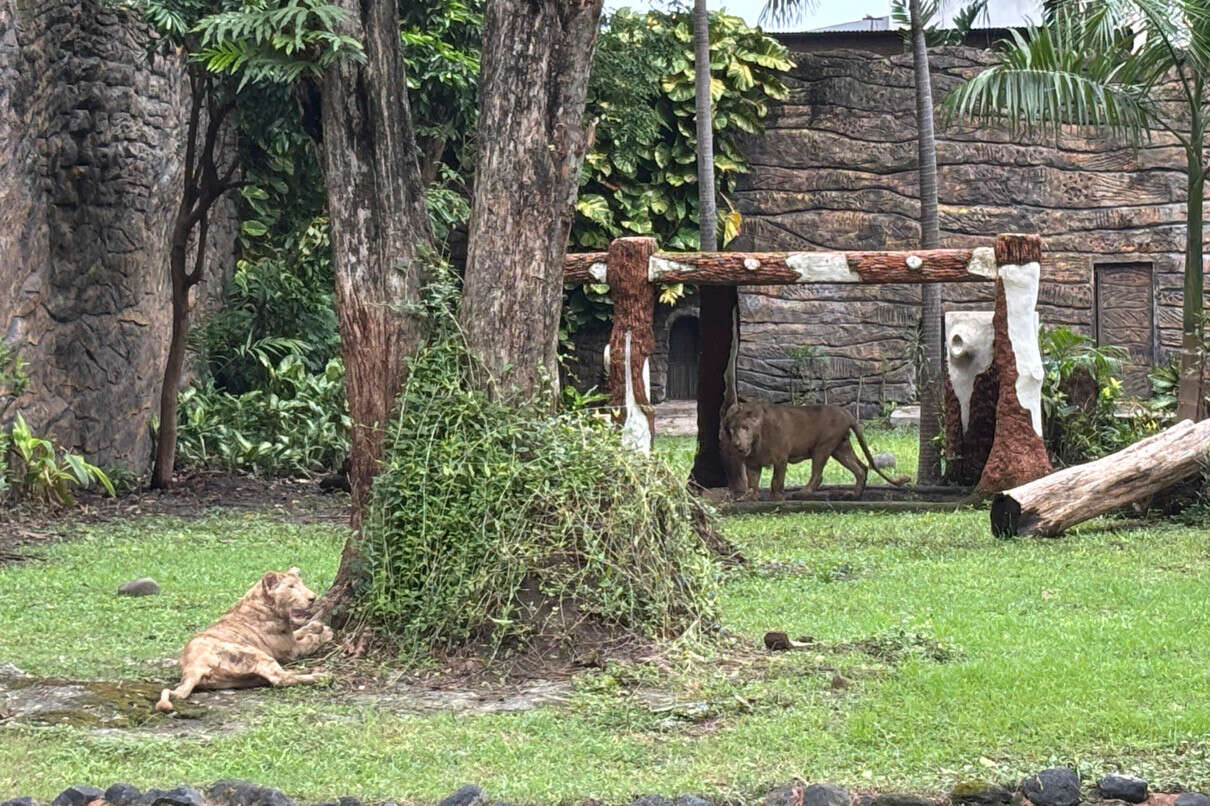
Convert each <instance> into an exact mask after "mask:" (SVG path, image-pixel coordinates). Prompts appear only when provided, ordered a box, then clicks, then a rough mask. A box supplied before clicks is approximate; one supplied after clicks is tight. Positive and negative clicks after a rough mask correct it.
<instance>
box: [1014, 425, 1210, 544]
mask: <svg viewBox="0 0 1210 806" xmlns="http://www.w3.org/2000/svg"><path fill="white" fill-rule="evenodd" d="M1208 452H1210V420H1203V421H1202V422H1200V423H1194V422H1193V421H1192V420H1184V421H1182V422H1179V423H1177V424H1176V425H1174V426H1172V427H1171V428H1169V429H1168V430H1166V431H1162V432H1160V433H1159V434H1156V435H1155V436H1151V437H1148V438H1147V439H1144V440H1140V441H1139V442H1136V443H1135V444H1133V445H1131V446H1130V447H1128V448H1124V449H1122V450H1120V451H1118V452H1117V453H1112V454H1110V455H1109V456H1106V457H1103V458H1101V459H1097V460H1096V461H1095V462H1087V463H1085V464H1082V465H1076V466H1075V467H1069V468H1066V469H1065V470H1059V471H1057V472H1055V473H1051V474H1050V475H1048V476H1043V477H1042V478H1040V479H1037V480H1036V481H1031V482H1029V483H1028V484H1023V485H1022V486H1020V487H1016V488H1014V489H1011V490H1006V491H1004V492H1001V493H997V494H996V496H995V497H994V498H993V499H992V509H991V523H992V533H993V534H995V535H997V536H999V537H1011V536H1014V535H1040V536H1043V537H1055V536H1057V535H1060V534H1062V533H1063V532H1064V531H1065V530H1066V529H1069V528H1070V527H1072V526H1075V525H1076V524H1077V523H1082V522H1084V521H1086V520H1089V519H1090V518H1095V517H1096V516H1098V515H1104V514H1105V513H1106V512H1111V511H1112V510H1115V509H1117V508H1118V507H1121V506H1125V505H1126V504H1130V503H1133V502H1135V501H1140V500H1143V499H1145V498H1147V497H1148V496H1151V495H1154V494H1155V493H1158V492H1160V491H1161V490H1164V489H1166V488H1168V487H1171V486H1173V485H1174V484H1178V483H1179V482H1181V481H1184V480H1185V479H1188V478H1190V477H1192V476H1195V475H1197V474H1198V473H1199V472H1201V470H1202V467H1203V463H1204V462H1205V459H1206V454H1207V453H1208Z"/></svg>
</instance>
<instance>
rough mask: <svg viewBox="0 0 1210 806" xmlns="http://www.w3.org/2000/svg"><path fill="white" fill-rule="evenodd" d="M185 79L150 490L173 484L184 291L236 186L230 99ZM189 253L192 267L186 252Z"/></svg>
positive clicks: (204, 81) (202, 78) (205, 80)
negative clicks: (217, 211)
mask: <svg viewBox="0 0 1210 806" xmlns="http://www.w3.org/2000/svg"><path fill="white" fill-rule="evenodd" d="M199 72H200V68H199V69H198V70H197V71H195V72H191V73H190V75H189V88H190V108H189V120H188V122H187V124H186V129H185V171H184V174H185V179H184V184H183V186H182V188H181V201H180V204H179V205H178V206H177V212H176V219H175V220H174V222H173V226H172V243H171V246H170V247H169V251H168V272H169V276H170V279H171V284H172V335H171V337H170V339H169V342H168V359H167V361H166V363H165V366H164V380H163V382H162V383H161V385H160V429H159V433H158V434H157V436H156V446H155V461H154V463H153V465H152V468H151V487H152V489H166V488H168V487H170V486H172V472H173V470H174V468H175V465H176V437H177V393H178V391H179V390H180V386H181V375H182V373H183V372H184V368H185V338H186V336H188V335H189V290H190V289H191V288H193V287H194V286H195V285H197V284H198V283H200V282H201V281H202V275H203V272H204V270H205V264H206V242H207V235H208V233H209V231H210V213H211V211H212V210H213V209H214V204H215V202H217V201H218V200H219V199H220V198H221V197H222V196H223V194H224V193H226V192H227V191H229V190H232V189H234V188H236V187H238V186H239V184H240V183H238V182H234V181H232V176H233V175H234V174H235V171H236V169H237V168H238V167H239V160H238V159H236V158H232V161H231V163H230V165H228V166H227V168H226V169H225V170H223V171H222V172H221V173H220V171H219V168H218V165H217V161H218V160H219V159H220V157H219V156H218V153H217V152H218V151H219V150H220V148H221V145H222V142H223V131H224V123H225V121H226V118H227V115H228V114H229V113H230V112H231V110H232V109H233V108H234V107H235V99H234V95H232V96H230V97H222V96H220V94H219V93H220V89H219V88H218V87H216V86H215V84H214V82H213V81H212V80H211V77H210V76H209V75H206V74H204V73H203V74H201V75H199ZM190 249H192V250H193V268H192V269H190V268H189V252H190Z"/></svg>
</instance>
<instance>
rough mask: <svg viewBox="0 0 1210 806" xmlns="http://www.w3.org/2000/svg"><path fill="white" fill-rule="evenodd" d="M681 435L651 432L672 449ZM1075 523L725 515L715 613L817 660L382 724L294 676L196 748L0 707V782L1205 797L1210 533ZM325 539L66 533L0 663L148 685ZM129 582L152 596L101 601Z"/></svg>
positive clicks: (5, 636)
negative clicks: (1085, 786)
mask: <svg viewBox="0 0 1210 806" xmlns="http://www.w3.org/2000/svg"><path fill="white" fill-rule="evenodd" d="M913 439H914V435H912V434H911V432H907V433H906V434H905V433H898V434H897V433H895V432H878V433H877V435H876V438H875V439H874V440H873V441H874V442H875V443H876V444H875V445H874V446H873V447H874V450H875V451H878V450H887V449H890V450H893V451H894V452H895V453H896V454H897V457H898V458H899V467H900V469H901V470H904V471H907V470H910V469H912V468H913V467H914V464H915V450H914V445H913V444H912V442H913ZM686 444H687V441H686V440H676V439H661V442H660V449H661V451H662V452H666V453H669V454H672V455H673V457H674V460H675V461H680V462H684V461H685V458H686V456H687V449H686V447H685V446H686ZM909 454H910V456H909ZM829 480H831V481H835V482H838V483H847V482H846V481H845V478H844V477H843V476H839V475H833V476H831V477H830V479H829ZM1098 525H1099V526H1100V527H1105V526H1106V525H1107V524H1106V523H1104V522H1101V523H1099V524H1093V525H1090V526H1086V527H1084V528H1082V529H1080V530H1077V531H1075V532H1073V533H1071V534H1070V535H1069V536H1067V537H1066V538H1064V539H1061V540H1022V541H999V540H995V539H993V538H992V537H991V536H990V535H989V531H988V528H987V515H986V513H985V512H970V511H967V512H961V513H954V514H939V513H926V514H918V515H913V514H896V515H882V514H835V513H833V514H810V515H794V516H748V517H742V518H734V519H730V520H728V521H727V522H726V528H727V531H728V533H729V535H730V536H731V537H732V538H733V539H734V540H735V541H736V542H737V543H738V544H739V545H740V546H742V548H743V549H744V551H745V552H746V554H747V555H748V557H749V558H750V559H751V560H752V561H753V563H752V565H751V567H750V568H748V569H745V570H742V571H738V572H728V574H727V576H726V581H725V584H724V586H723V593H722V601H721V607H722V613H723V622H724V625H725V626H726V627H727V628H728V630H730V631H731V632H733V633H734V634H736V635H738V636H741V637H743V638H744V639H747V640H749V641H751V642H759V640H760V638H761V636H762V634H763V633H764V632H765V631H766V630H773V629H778V630H785V631H786V632H788V633H789V634H790V635H791V636H800V635H810V636H813V637H814V639H815V642H816V647H817V649H812V650H807V651H802V652H795V653H788V654H785V655H779V656H776V657H773V658H766V657H764V655H763V652H747V653H739V654H736V655H734V656H732V655H728V656H726V657H723V656H715V655H711V654H710V653H708V652H705V651H704V650H702V649H701V648H700V647H694V646H689V647H682V648H679V650H675V651H674V652H673V655H672V657H673V659H674V662H673V663H672V669H671V671H655V670H653V669H651V668H650V667H612V668H609V669H607V670H605V671H604V672H598V673H593V674H590V675H584V676H582V677H581V678H578V679H577V680H576V681H575V690H574V692H573V694H572V695H571V696H570V698H569V701H568V702H567V703H566V704H564V705H555V706H545V707H542V708H538V709H536V710H531V711H525V712H517V713H500V714H467V713H454V712H440V713H435V714H432V713H430V714H425V715H409V714H403V713H398V712H395V711H392V710H390V709H389V708H386V707H380V706H377V705H372V704H356V705H355V704H349V702H348V700H347V699H342V698H341V695H342V692H341V691H339V690H333V689H328V688H315V687H310V688H298V689H289V690H278V691H275V692H272V693H271V695H269V696H267V699H266V701H267V704H266V705H264V706H263V707H261V708H260V710H258V711H257V712H256V714H255V718H252V719H248V720H246V724H245V725H244V726H243V727H242V728H240V729H234V730H231V731H229V732H225V733H219V734H216V735H213V736H209V737H206V738H180V737H177V736H174V735H172V734H170V733H163V732H158V733H157V732H151V731H146V730H110V731H89V730H85V729H80V728H66V727H54V728H31V727H19V726H16V725H11V724H10V725H4V724H3V723H2V722H0V799H3V798H5V797H11V796H15V795H18V794H31V795H34V796H36V797H38V798H40V799H46V800H48V799H49V798H50V797H52V796H53V795H54V794H55V793H57V792H58V791H59V790H60V789H62V788H63V787H64V786H66V785H69V784H75V783H94V784H96V785H100V786H106V785H108V784H109V783H112V782H114V781H122V780H125V781H130V782H131V783H134V784H136V785H139V786H143V787H146V786H153V785H154V786H172V785H176V784H178V783H190V784H194V785H205V784H208V783H210V782H213V781H215V780H217V779H220V778H224V777H242V778H249V779H252V780H254V781H257V782H259V783H263V784H267V785H272V786H277V787H279V788H281V789H283V790H285V791H286V792H287V794H290V795H292V796H294V797H296V798H298V799H301V800H320V799H325V798H331V797H334V796H338V795H344V794H353V795H357V796H360V797H363V798H366V799H369V800H383V799H393V800H399V801H426V800H434V799H437V798H440V797H443V796H444V795H446V794H448V793H449V792H451V791H453V790H454V789H455V788H457V787H458V786H459V785H461V784H463V783H468V782H469V783H477V784H480V785H481V786H484V787H485V788H486V789H487V790H488V792H489V794H490V795H491V796H493V797H496V798H502V799H506V800H510V801H513V802H530V803H535V804H554V803H572V802H578V801H581V800H583V799H585V798H590V797H591V798H597V799H600V800H602V801H604V802H606V803H610V804H613V803H626V802H629V800H630V799H631V798H632V797H633V796H635V795H637V794H640V793H649V792H659V793H664V794H670V795H675V794H678V793H680V792H696V793H700V794H703V795H707V796H736V797H740V798H745V799H747V798H752V797H754V796H758V795H759V794H761V793H763V792H764V791H766V790H767V789H768V788H771V787H772V786H774V785H777V784H779V783H782V782H785V781H787V780H789V779H791V778H794V777H796V776H797V777H802V778H804V779H807V780H828V781H832V782H836V783H839V784H843V785H848V786H852V787H856V788H869V789H895V790H909V791H911V790H914V791H920V792H940V791H942V790H944V789H946V788H947V787H949V786H951V785H953V784H954V783H955V782H958V781H960V780H965V779H970V778H987V779H993V780H1005V781H1007V780H1012V779H1014V778H1016V777H1017V776H1019V775H1021V774H1023V773H1025V772H1027V771H1031V770H1033V769H1036V768H1037V767H1039V766H1042V765H1047V764H1050V763H1071V764H1076V765H1078V766H1080V768H1081V769H1082V770H1083V771H1085V772H1086V773H1088V774H1094V773H1096V772H1099V771H1101V770H1104V769H1110V768H1118V767H1119V766H1120V767H1121V768H1123V769H1127V770H1133V771H1136V772H1139V773H1142V774H1144V775H1146V776H1147V777H1149V778H1151V780H1152V783H1153V786H1161V787H1162V786H1175V785H1183V786H1187V787H1191V788H1205V787H1207V786H1210V757H1208V753H1210V743H1207V741H1206V737H1207V736H1208V735H1210V625H1208V624H1207V616H1206V606H1205V602H1206V601H1207V598H1208V596H1210V582H1208V581H1207V579H1208V578H1207V576H1206V574H1207V570H1208V566H1210V531H1207V530H1203V529H1192V528H1187V527H1181V526H1177V525H1167V524H1164V525H1158V526H1154V527H1150V528H1146V529H1135V530H1129V531H1108V530H1104V529H1098V528H1096V527H1097V526H1098ZM342 539H343V535H342V532H341V530H340V529H338V528H334V527H329V526H297V525H289V524H283V523H280V522H277V521H274V520H272V519H270V518H268V517H265V516H248V515H245V514H242V513H234V512H231V511H218V512H215V513H212V514H209V515H206V516H203V517H200V518H199V519H196V520H190V521H184V520H177V519H169V518H161V517H143V518H139V519H131V520H128V521H124V522H121V523H107V524H100V525H93V526H89V527H84V528H83V529H82V530H81V532H80V534H79V535H78V537H77V538H76V539H74V540H72V541H70V542H65V543H61V544H57V545H52V546H48V547H46V548H45V549H44V550H43V551H42V556H41V558H40V559H38V560H37V561H34V562H30V563H26V564H24V565H19V566H8V567H3V568H0V663H3V662H9V663H13V664H16V665H17V666H18V667H20V668H22V669H24V670H26V671H28V672H31V673H34V674H38V675H53V676H64V677H71V678H87V679H109V680H112V679H146V680H155V681H167V680H168V679H169V678H172V676H173V675H174V674H175V669H171V668H165V667H164V666H163V659H164V658H166V657H173V656H175V654H176V652H177V651H178V650H179V648H180V646H181V645H182V644H183V643H184V641H185V640H186V639H187V638H188V637H189V636H190V635H191V634H192V633H193V632H194V631H195V630H196V629H198V628H199V627H201V626H203V625H205V624H206V623H208V622H209V621H211V620H212V619H213V618H214V617H216V616H218V615H219V614H221V613H222V612H223V611H224V610H225V609H226V608H227V607H228V606H229V605H230V604H231V603H232V602H233V601H234V600H235V599H236V598H237V597H238V596H239V595H241V594H242V593H243V591H244V590H245V589H246V588H247V587H248V586H249V585H250V584H251V582H252V581H253V580H255V579H256V578H257V577H258V576H259V574H260V573H261V572H262V571H264V570H265V569H267V568H271V567H273V568H281V567H285V566H288V565H299V566H301V567H302V568H303V569H304V574H305V577H306V578H307V579H308V581H309V582H311V583H313V584H312V586H313V587H315V588H316V589H322V588H323V587H324V586H326V585H327V584H328V583H329V582H330V580H331V578H332V575H333V573H334V571H335V565H336V562H337V557H338V554H339V549H340V545H341V542H342ZM142 575H151V576H154V577H156V579H157V580H159V582H160V583H161V585H162V587H163V590H164V592H163V594H161V595H160V596H158V597H150V598H145V599H126V598H121V599H119V598H117V597H115V596H113V590H114V588H115V587H116V586H117V585H118V584H119V583H120V582H123V581H125V580H127V579H130V578H133V577H136V576H142ZM732 657H734V658H735V660H730V658H732ZM837 675H839V676H840V678H842V679H841V680H835V677H836V676H837ZM651 689H658V690H659V691H660V695H661V696H660V699H659V702H660V703H662V704H661V705H658V706H653V704H652V701H651V700H650V699H648V698H646V697H645V696H644V692H647V691H649V690H651ZM3 706H4V701H3V694H0V712H3V710H4V708H3Z"/></svg>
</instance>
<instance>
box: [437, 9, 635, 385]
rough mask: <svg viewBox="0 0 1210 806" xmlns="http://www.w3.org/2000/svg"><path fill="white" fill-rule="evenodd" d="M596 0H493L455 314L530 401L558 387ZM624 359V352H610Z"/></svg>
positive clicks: (503, 378)
mask: <svg viewBox="0 0 1210 806" xmlns="http://www.w3.org/2000/svg"><path fill="white" fill-rule="evenodd" d="M600 15H601V0H488V3H487V7H486V8H485V9H484V19H483V56H482V61H481V73H480V79H479V147H478V161H477V163H476V168H475V186H474V198H473V200H472V201H473V204H472V208H471V221H470V232H469V236H468V245H467V263H466V279H465V282H464V285H463V297H462V309H461V314H460V317H461V321H462V325H463V329H464V330H465V332H466V338H467V343H468V344H469V345H470V348H471V350H472V351H473V352H474V353H475V354H476V355H477V356H478V357H479V358H480V360H481V361H482V362H483V365H484V367H485V368H486V369H487V371H488V372H489V373H490V379H489V380H488V382H487V385H488V387H489V388H490V389H492V390H493V391H494V392H495V393H497V394H500V395H502V396H504V397H508V398H513V399H518V400H525V399H530V398H533V397H534V396H535V395H536V394H537V393H538V392H539V391H541V390H542V389H544V388H547V389H549V388H551V387H552V386H554V385H556V384H557V383H558V378H559V375H558V365H557V363H556V349H557V346H558V332H559V311H560V308H561V304H562V303H561V301H562V295H563V256H564V254H565V253H566V251H567V238H568V234H569V233H570V231H571V222H572V215H573V204H574V202H575V198H576V193H577V191H578V189H579V179H580V165H581V163H582V162H583V159H584V154H585V152H586V151H587V150H588V147H589V144H590V141H591V138H592V133H591V131H590V130H588V129H586V128H585V126H584V120H583V118H584V107H585V101H586V97H587V92H588V72H589V68H590V67H591V66H592V52H593V47H594V45H595V44H596V37H597V29H598V27H599V22H600ZM617 358H618V359H619V360H620V358H621V356H617Z"/></svg>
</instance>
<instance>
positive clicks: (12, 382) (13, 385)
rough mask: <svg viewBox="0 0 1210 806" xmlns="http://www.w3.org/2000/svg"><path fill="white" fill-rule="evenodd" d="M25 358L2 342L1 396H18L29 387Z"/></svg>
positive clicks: (0, 363) (0, 360) (0, 367)
mask: <svg viewBox="0 0 1210 806" xmlns="http://www.w3.org/2000/svg"><path fill="white" fill-rule="evenodd" d="M26 366H27V364H26V363H25V359H24V358H22V357H21V356H19V355H17V354H16V353H14V352H13V351H12V350H10V349H9V348H8V347H7V346H5V344H4V343H3V342H0V398H4V397H18V396H19V395H21V394H23V393H24V392H25V390H26V388H28V387H29V374H28V373H27V372H26Z"/></svg>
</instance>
